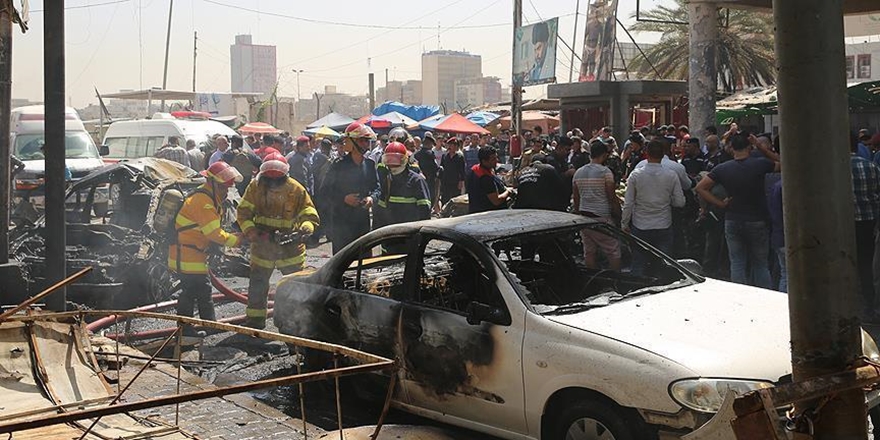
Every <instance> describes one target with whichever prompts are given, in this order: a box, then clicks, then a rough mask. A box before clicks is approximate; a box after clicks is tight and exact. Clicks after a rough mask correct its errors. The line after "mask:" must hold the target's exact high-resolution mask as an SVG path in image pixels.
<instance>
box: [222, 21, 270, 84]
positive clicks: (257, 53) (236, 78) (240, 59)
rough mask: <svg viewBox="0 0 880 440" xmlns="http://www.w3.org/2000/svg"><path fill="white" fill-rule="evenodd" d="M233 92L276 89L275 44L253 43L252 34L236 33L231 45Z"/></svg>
mask: <svg viewBox="0 0 880 440" xmlns="http://www.w3.org/2000/svg"><path fill="white" fill-rule="evenodd" d="M229 52H230V55H231V57H230V58H231V61H230V67H231V68H232V93H272V91H273V90H274V89H275V83H276V81H277V77H276V59H275V46H264V45H258V44H253V40H252V38H251V36H250V35H236V36H235V44H233V45H232V46H230V47H229Z"/></svg>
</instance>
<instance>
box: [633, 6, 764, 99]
mask: <svg viewBox="0 0 880 440" xmlns="http://www.w3.org/2000/svg"><path fill="white" fill-rule="evenodd" d="M640 15H641V17H642V18H644V19H649V20H654V21H637V22H636V23H635V24H634V25H633V26H632V27H630V30H632V31H636V32H660V33H662V34H663V37H662V38H661V39H660V42H659V43H657V44H656V45H654V46H653V47H651V48H650V49H648V50H646V51H645V55H646V56H647V58H648V59H649V60H650V63H648V62H647V61H646V60H645V58H643V57H638V58H636V59H634V60H633V62H632V63H631V66H632V68H633V69H635V70H637V71H638V72H639V73H640V74H641V75H643V76H645V77H654V76H656V74H655V72H654V69H653V68H652V67H651V65H652V64H653V66H654V67H655V68H656V69H657V72H658V73H659V76H660V77H661V79H675V80H687V79H688V56H689V37H688V27H687V25H685V24H675V23H676V22H677V23H684V22H687V19H688V12H687V5H686V3H685V0H675V6H674V7H669V6H658V7H657V8H656V9H652V10H650V11H646V12H643V13H641V14H640ZM633 18H635V14H633ZM719 20H721V21H722V22H726V23H727V25H726V26H720V28H719V33H718V46H717V52H716V53H717V55H716V61H717V63H718V64H717V65H718V80H719V82H720V85H721V87H722V88H723V89H724V91H726V92H728V93H733V92H735V91H736V90H738V89H742V88H743V87H754V86H766V85H772V84H775V83H776V66H775V60H776V58H775V54H774V48H773V16H772V15H770V14H766V13H761V12H755V11H748V10H740V9H730V11H729V19H725V17H724V16H722V15H721V14H720V13H719ZM657 21H662V22H665V23H659V22H657Z"/></svg>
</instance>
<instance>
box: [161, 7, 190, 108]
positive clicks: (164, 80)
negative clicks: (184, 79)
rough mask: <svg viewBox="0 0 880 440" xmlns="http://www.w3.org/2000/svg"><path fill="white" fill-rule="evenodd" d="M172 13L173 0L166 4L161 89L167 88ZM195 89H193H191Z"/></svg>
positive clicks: (163, 101)
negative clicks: (165, 31)
mask: <svg viewBox="0 0 880 440" xmlns="http://www.w3.org/2000/svg"><path fill="white" fill-rule="evenodd" d="M173 13H174V0H171V2H170V3H169V5H168V33H166V34H165V69H164V73H163V74H162V90H163V91H164V90H167V89H168V51H169V49H170V48H171V17H172V14H173ZM193 91H195V90H193ZM162 111H163V112H164V111H165V98H162Z"/></svg>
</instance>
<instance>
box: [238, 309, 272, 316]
mask: <svg viewBox="0 0 880 440" xmlns="http://www.w3.org/2000/svg"><path fill="white" fill-rule="evenodd" d="M244 315H245V316H247V317H248V318H266V317H267V316H269V312H268V311H267V310H266V309H252V308H250V307H249V308H246V309H244Z"/></svg>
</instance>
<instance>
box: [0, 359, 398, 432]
mask: <svg viewBox="0 0 880 440" xmlns="http://www.w3.org/2000/svg"><path fill="white" fill-rule="evenodd" d="M394 368H395V365H394V362H392V361H384V362H375V363H369V364H365V365H355V366H351V367H342V368H339V369H336V370H324V371H317V372H313V373H303V374H299V375H295V376H287V377H279V378H274V379H267V380H262V381H257V382H250V383H245V384H241V385H235V386H231V387H226V388H217V389H210V390H200V391H194V392H191V393H185V394H179V395H174V396H163V397H156V398H153V399H146V400H141V401H138V402H131V403H123V404H120V405H114V406H106V407H103V408H95V409H89V410H82V411H74V412H69V413H63V414H56V415H53V416H50V417H45V418H41V419H39V420H28V421H22V422H16V423H9V424H3V425H0V434H7V433H11V432H16V431H23V430H27V429H34V428H41V427H43V426H49V425H55V424H58V423H70V422H73V421H76V420H82V419H88V418H92V417H101V416H106V415H112V414H121V413H126V412H132V411H140V410H143V409H149V408H156V407H160V406H165V405H173V404H175V403H184V402H191V401H194V400H203V399H210V398H213V397H222V396H227V395H230V394H238V393H244V392H248V391H254V390H258V389H262V388H268V387H275V386H280V385H293V384H298V383H307V382H315V381H319V380H326V379H329V378H331V377H337V376H339V377H342V376H351V375H355V374H362V373H369V372H373V371H383V370H389V369H394Z"/></svg>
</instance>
